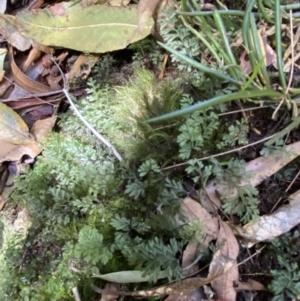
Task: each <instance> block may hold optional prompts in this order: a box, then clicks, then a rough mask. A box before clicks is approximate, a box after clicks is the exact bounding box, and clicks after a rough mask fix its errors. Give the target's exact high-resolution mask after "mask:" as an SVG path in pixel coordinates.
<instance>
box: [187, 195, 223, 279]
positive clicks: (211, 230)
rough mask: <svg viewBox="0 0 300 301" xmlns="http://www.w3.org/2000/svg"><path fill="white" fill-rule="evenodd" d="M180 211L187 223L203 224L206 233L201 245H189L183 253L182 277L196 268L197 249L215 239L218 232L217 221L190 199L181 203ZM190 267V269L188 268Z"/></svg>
mask: <svg viewBox="0 0 300 301" xmlns="http://www.w3.org/2000/svg"><path fill="white" fill-rule="evenodd" d="M181 209H182V210H183V211H184V212H185V214H186V216H187V219H188V221H190V222H191V221H194V220H199V221H201V222H202V223H203V226H204V232H205V233H206V235H205V238H204V241H203V243H202V244H201V245H200V244H199V243H189V244H188V245H187V247H186V248H185V250H184V252H183V258H182V268H183V269H184V270H183V275H189V274H191V273H192V272H193V269H196V268H197V266H196V265H194V266H193V263H194V261H195V260H196V258H197V257H198V255H199V249H200V247H203V246H206V247H207V246H208V244H209V243H210V242H211V241H212V240H213V239H216V238H217V235H218V231H219V223H218V219H217V218H215V217H212V216H211V215H210V214H209V213H208V212H207V211H206V210H205V209H204V208H203V207H202V206H201V205H200V204H199V203H198V202H196V201H195V200H193V199H192V198H185V199H184V200H183V202H182V203H181ZM188 267H190V268H188Z"/></svg>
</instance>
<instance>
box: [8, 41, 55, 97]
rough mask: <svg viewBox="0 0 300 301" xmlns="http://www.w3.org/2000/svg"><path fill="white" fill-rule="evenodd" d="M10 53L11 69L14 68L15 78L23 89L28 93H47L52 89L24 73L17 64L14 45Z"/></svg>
mask: <svg viewBox="0 0 300 301" xmlns="http://www.w3.org/2000/svg"><path fill="white" fill-rule="evenodd" d="M9 55H10V61H11V70H12V74H13V77H14V80H15V82H16V83H17V84H18V85H19V86H20V87H21V88H22V89H24V90H25V91H26V92H28V93H33V94H35V93H46V92H50V91H52V90H51V88H50V87H48V86H46V85H43V84H40V83H38V82H37V81H35V80H32V79H30V78H29V77H28V76H27V75H26V74H24V73H23V72H22V71H21V70H20V69H19V67H18V66H17V64H16V63H15V60H14V56H13V50H12V47H10V50H9Z"/></svg>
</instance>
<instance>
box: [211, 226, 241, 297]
mask: <svg viewBox="0 0 300 301" xmlns="http://www.w3.org/2000/svg"><path fill="white" fill-rule="evenodd" d="M217 244H218V246H220V253H221V254H222V256H223V258H227V259H228V262H229V264H230V265H231V268H230V269H229V270H228V271H227V272H225V273H223V274H222V275H221V276H220V277H218V278H217V279H215V280H213V281H212V282H211V285H212V288H213V289H214V291H215V292H216V295H217V297H218V298H219V299H223V300H226V301H235V300H236V291H235V289H234V284H235V283H237V282H238V280H239V270H238V266H237V265H232V262H236V259H237V257H238V254H239V244H238V242H237V240H236V238H235V236H234V234H233V232H232V230H231V228H230V227H229V226H228V225H227V224H226V223H224V222H223V221H220V230H219V234H218V238H217ZM219 265H227V262H220V254H218V253H216V254H215V255H214V257H213V260H212V262H211V263H210V271H209V275H208V277H210V276H211V274H215V273H216V271H218V270H219V269H220V266H219ZM221 268H223V267H221ZM223 269H224V268H223Z"/></svg>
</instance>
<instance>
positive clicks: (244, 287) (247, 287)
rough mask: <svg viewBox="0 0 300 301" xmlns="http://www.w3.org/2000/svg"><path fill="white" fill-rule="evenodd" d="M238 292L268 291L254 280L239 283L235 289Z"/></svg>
mask: <svg viewBox="0 0 300 301" xmlns="http://www.w3.org/2000/svg"><path fill="white" fill-rule="evenodd" d="M234 289H235V290H236V291H237V292H240V291H265V290H267V289H266V287H265V286H264V285H262V284H261V283H260V282H258V281H255V280H253V279H248V281H247V282H241V281H238V282H237V285H236V287H235V288H234Z"/></svg>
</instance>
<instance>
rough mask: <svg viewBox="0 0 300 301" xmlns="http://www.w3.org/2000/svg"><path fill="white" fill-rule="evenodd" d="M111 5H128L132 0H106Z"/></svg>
mask: <svg viewBox="0 0 300 301" xmlns="http://www.w3.org/2000/svg"><path fill="white" fill-rule="evenodd" d="M106 1H107V3H108V4H109V5H111V6H126V5H128V4H129V3H130V0H106Z"/></svg>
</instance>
